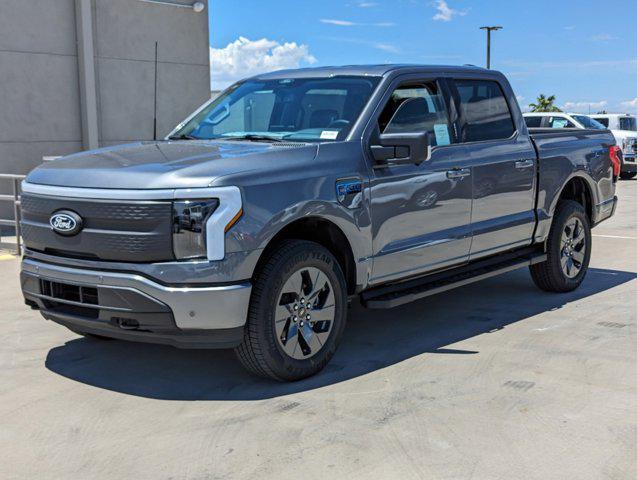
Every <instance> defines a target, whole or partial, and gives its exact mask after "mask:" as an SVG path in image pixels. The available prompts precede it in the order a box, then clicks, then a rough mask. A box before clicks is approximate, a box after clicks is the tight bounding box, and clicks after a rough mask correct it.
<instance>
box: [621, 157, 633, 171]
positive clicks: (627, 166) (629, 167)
mask: <svg viewBox="0 0 637 480" xmlns="http://www.w3.org/2000/svg"><path fill="white" fill-rule="evenodd" d="M621 171H622V173H626V172H637V155H624V161H623V162H622V170H621Z"/></svg>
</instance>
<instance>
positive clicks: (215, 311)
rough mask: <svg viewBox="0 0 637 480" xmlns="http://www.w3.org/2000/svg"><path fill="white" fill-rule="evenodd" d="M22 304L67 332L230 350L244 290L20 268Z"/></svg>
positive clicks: (237, 336) (29, 264)
mask: <svg viewBox="0 0 637 480" xmlns="http://www.w3.org/2000/svg"><path fill="white" fill-rule="evenodd" d="M20 277H21V284H22V292H23V294H24V298H25V301H26V303H27V304H29V305H31V306H32V307H33V308H37V309H39V310H40V311H41V313H42V315H43V316H44V317H45V318H47V319H50V320H53V321H55V322H57V323H60V324H62V325H64V326H66V327H68V328H70V329H71V330H74V331H76V332H82V333H93V334H96V335H104V336H108V337H114V338H120V339H123V340H134V341H142V342H150V343H163V344H170V345H174V346H177V347H183V348H228V347H233V346H236V345H238V344H239V343H240V342H241V339H242V337H243V326H244V324H245V321H246V317H247V310H248V304H249V302H250V293H251V289H252V287H251V285H250V283H249V282H243V283H238V284H231V285H215V286H205V287H202V286H166V285H161V284H159V283H156V282H153V281H152V280H149V279H148V278H146V277H143V276H141V275H136V274H133V273H124V272H112V271H96V270H86V269H78V268H69V267H63V266H60V265H54V264H50V263H45V262H41V261H37V260H33V259H30V258H25V259H24V260H23V261H22V272H21V275H20Z"/></svg>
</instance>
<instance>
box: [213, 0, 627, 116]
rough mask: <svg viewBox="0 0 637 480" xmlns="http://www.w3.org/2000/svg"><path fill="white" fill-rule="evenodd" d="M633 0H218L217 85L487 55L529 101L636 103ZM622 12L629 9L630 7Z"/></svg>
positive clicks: (477, 60) (623, 107)
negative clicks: (262, 76) (324, 68)
mask: <svg viewBox="0 0 637 480" xmlns="http://www.w3.org/2000/svg"><path fill="white" fill-rule="evenodd" d="M636 11H637V2H635V0H607V1H604V2H601V1H599V0H598V1H593V0H579V1H577V0H550V1H549V0H532V1H529V0H525V1H521V0H321V1H320V2H316V1H311V2H310V1H308V0H267V1H264V0H260V1H257V0H211V3H210V11H209V13H210V38H211V62H212V77H213V88H219V87H223V86H226V85H228V84H229V83H230V82H232V81H234V80H237V79H239V78H242V77H245V76H248V75H252V74H256V73H259V72H261V71H268V70H274V69H280V68H289V67H292V68H294V67H297V66H308V65H314V66H321V65H343V64H361V63H388V62H389V63H405V62H406V63H425V64H451V65H461V64H465V63H471V64H475V65H484V63H485V45H486V40H485V33H484V32H483V31H481V30H479V27H480V26H481V25H502V26H503V27H504V29H503V30H502V31H499V32H495V33H494V34H493V46H492V67H493V68H495V69H498V70H501V71H503V72H504V73H505V74H507V75H508V77H509V79H510V81H511V83H512V85H513V88H514V89H515V91H516V93H517V94H518V96H519V97H520V100H521V104H522V106H523V107H525V106H526V105H527V104H528V103H529V102H531V101H533V99H535V98H536V97H537V95H538V94H539V93H545V94H547V95H548V94H555V95H557V103H558V104H559V105H560V106H563V107H565V108H566V109H568V110H574V111H581V112H588V110H589V106H590V108H591V110H592V111H597V110H599V109H606V110H609V111H631V112H637V35H636V34H635V33H634V31H635V29H634V28H633V27H632V22H630V21H629V20H628V18H632V17H633V15H634V13H635V12H636ZM622 12H623V14H622Z"/></svg>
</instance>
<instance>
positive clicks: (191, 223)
mask: <svg viewBox="0 0 637 480" xmlns="http://www.w3.org/2000/svg"><path fill="white" fill-rule="evenodd" d="M218 206H219V200H217V199H216V198H215V199H211V200H196V199H193V200H180V201H175V202H173V252H174V254H175V258H177V259H178V260H186V259H195V258H206V256H207V246H206V237H207V232H206V223H207V221H208V219H209V218H210V216H211V215H212V214H213V213H214V211H215V210H216V209H217V207H218Z"/></svg>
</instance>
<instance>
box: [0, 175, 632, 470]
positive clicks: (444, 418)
mask: <svg viewBox="0 0 637 480" xmlns="http://www.w3.org/2000/svg"><path fill="white" fill-rule="evenodd" d="M619 196H620V200H621V203H620V207H619V210H618V212H617V215H616V217H615V218H613V219H612V220H610V221H608V222H607V223H604V224H602V225H600V226H599V227H598V228H597V229H595V230H594V234H595V237H594V253H593V258H592V264H591V270H590V272H589V274H588V276H587V278H586V280H585V282H584V284H583V285H582V287H581V288H580V289H579V290H578V291H576V292H574V293H571V294H566V295H555V294H547V293H542V292H540V291H539V290H537V289H536V288H535V287H534V286H533V284H532V283H531V280H530V278H529V275H528V273H527V271H524V270H523V271H518V272H513V273H511V274H508V275H506V276H503V277H499V278H494V279H491V280H488V281H485V282H483V283H480V284H475V285H472V286H469V287H465V288H462V289H459V290H455V291H452V292H449V293H446V294H443V295H440V296H437V297H432V298H429V299H426V300H423V301H420V302H417V303H414V304H411V305H407V306H405V307H402V308H398V309H396V310H392V311H366V310H364V309H362V308H360V307H358V306H354V307H353V308H352V311H351V314H350V322H349V324H348V328H347V331H346V335H345V339H344V342H343V344H342V345H341V347H340V349H339V351H338V353H337V355H336V356H335V358H334V359H333V361H332V363H331V364H330V365H329V367H328V368H327V370H326V371H325V372H323V373H322V374H320V375H318V376H316V377H314V378H312V379H309V380H307V381H303V382H299V383H295V384H273V383H270V382H266V381H262V380H258V379H255V378H252V377H250V376H249V375H248V374H246V373H244V371H243V370H242V369H241V367H240V366H239V365H238V364H237V362H236V361H235V360H234V358H233V355H232V353H231V352H225V351H210V352H207V351H181V350H176V349H172V348H169V347H161V346H151V345H137V344H132V343H125V342H117V341H110V342H104V341H95V340H87V339H83V338H79V337H77V336H76V335H74V334H72V333H71V332H69V331H67V330H65V329H64V328H62V327H59V326H58V325H55V324H53V323H50V322H46V321H44V320H43V319H41V318H40V316H39V314H37V313H36V312H32V311H30V310H28V309H27V308H25V307H24V306H23V305H22V300H21V297H20V293H19V288H18V279H17V275H18V262H17V261H16V260H15V259H14V258H12V257H10V256H3V257H0V277H1V278H2V282H1V283H0V305H2V313H3V318H2V320H1V322H0V340H1V341H0V367H1V369H0V478H2V479H27V478H38V479H49V478H52V479H70V478H78V479H79V478H82V479H85V478H91V479H102V478H109V479H110V478H136V479H154V480H155V479H217V478H228V479H238V478H261V479H265V478H277V479H288V478H303V479H305V480H309V479H325V478H338V479H340V478H347V479H350V478H351V479H357V478H361V479H363V478H364V479H370V478H371V479H377V478H379V479H380V478H382V479H386V478H400V479H412V478H413V479H469V478H471V479H489V480H493V479H503V480H511V479H524V480H532V479H577V480H586V479H591V480H592V479H595V480H598V479H625V480H634V479H635V478H637V280H636V277H637V181H627V182H621V183H620V184H619Z"/></svg>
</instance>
